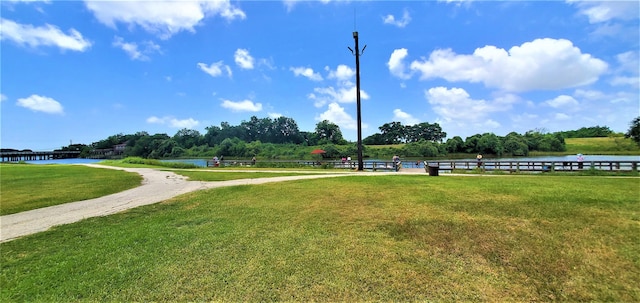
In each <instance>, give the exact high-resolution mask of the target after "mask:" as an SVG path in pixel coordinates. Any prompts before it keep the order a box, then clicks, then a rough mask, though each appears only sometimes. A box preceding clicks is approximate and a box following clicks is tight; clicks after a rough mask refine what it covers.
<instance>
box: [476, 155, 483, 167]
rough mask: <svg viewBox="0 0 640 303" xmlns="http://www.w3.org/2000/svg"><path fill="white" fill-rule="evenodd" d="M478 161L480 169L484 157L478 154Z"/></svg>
mask: <svg viewBox="0 0 640 303" xmlns="http://www.w3.org/2000/svg"><path fill="white" fill-rule="evenodd" d="M476 160H477V161H478V168H480V166H482V155H481V154H478V155H477V156H476Z"/></svg>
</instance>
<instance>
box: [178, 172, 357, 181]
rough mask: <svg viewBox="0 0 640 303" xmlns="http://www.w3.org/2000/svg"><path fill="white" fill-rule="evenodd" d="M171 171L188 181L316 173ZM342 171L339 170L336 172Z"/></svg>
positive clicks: (311, 173) (312, 173) (310, 173)
mask: <svg viewBox="0 0 640 303" xmlns="http://www.w3.org/2000/svg"><path fill="white" fill-rule="evenodd" d="M171 171H172V172H174V173H176V174H179V175H183V176H185V177H189V181H229V180H238V179H256V178H273V177H286V176H306V175H317V173H315V174H314V172H313V171H309V173H306V172H304V173H298V172H286V171H283V172H261V171H247V172H233V171H224V170H216V171H206V170H171ZM340 172H342V173H344V171H339V172H336V173H340Z"/></svg>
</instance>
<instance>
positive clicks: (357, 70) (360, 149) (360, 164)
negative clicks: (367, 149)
mask: <svg viewBox="0 0 640 303" xmlns="http://www.w3.org/2000/svg"><path fill="white" fill-rule="evenodd" d="M353 39H354V40H355V41H356V51H355V53H356V105H357V108H358V109H357V110H358V171H363V170H364V163H363V162H362V115H361V114H360V49H359V48H358V32H353ZM365 47H366V46H365Z"/></svg>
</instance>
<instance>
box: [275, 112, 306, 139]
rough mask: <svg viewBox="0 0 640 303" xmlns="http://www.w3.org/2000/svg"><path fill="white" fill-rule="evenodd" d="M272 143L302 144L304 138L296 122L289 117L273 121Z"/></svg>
mask: <svg viewBox="0 0 640 303" xmlns="http://www.w3.org/2000/svg"><path fill="white" fill-rule="evenodd" d="M269 132H270V133H271V137H272V141H271V143H294V144H299V143H301V142H302V136H301V135H300V130H299V129H298V124H297V123H296V121H295V120H293V119H291V118H287V117H278V118H276V119H274V120H273V123H272V125H271V128H270V130H269Z"/></svg>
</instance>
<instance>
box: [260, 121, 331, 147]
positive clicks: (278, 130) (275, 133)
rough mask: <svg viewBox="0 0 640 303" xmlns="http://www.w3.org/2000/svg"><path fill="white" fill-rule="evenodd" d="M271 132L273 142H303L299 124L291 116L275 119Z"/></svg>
mask: <svg viewBox="0 0 640 303" xmlns="http://www.w3.org/2000/svg"><path fill="white" fill-rule="evenodd" d="M338 130H339V128H338ZM269 132H270V133H271V137H272V141H271V143H294V144H299V143H301V142H302V136H301V135H300V130H299V129H298V124H297V123H296V121H295V120H293V119H291V118H287V117H278V118H276V119H274V120H273V123H272V125H271V128H270V130H269ZM340 137H342V133H340Z"/></svg>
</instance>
